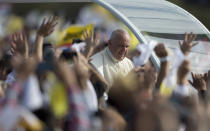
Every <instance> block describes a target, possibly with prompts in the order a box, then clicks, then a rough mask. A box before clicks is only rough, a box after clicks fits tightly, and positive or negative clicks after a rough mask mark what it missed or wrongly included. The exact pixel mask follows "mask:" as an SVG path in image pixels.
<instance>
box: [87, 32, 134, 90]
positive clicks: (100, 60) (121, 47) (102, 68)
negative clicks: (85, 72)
mask: <svg viewBox="0 0 210 131" xmlns="http://www.w3.org/2000/svg"><path fill="white" fill-rule="evenodd" d="M129 46H130V36H129V34H128V33H127V32H126V31H124V30H122V29H117V30H115V31H113V32H112V34H111V37H110V40H109V41H108V47H106V48H105V49H104V50H102V51H101V52H98V53H97V54H95V55H93V56H92V57H91V61H90V63H91V64H92V65H93V67H95V68H96V69H97V71H98V72H99V73H100V74H101V76H102V77H103V78H104V79H105V80H106V81H107V83H108V84H109V86H112V84H113V80H114V78H116V77H117V76H126V75H127V74H128V73H129V72H130V71H131V70H132V69H133V68H134V64H133V63H132V61H131V60H130V59H128V58H126V54H127V52H128V47H129Z"/></svg>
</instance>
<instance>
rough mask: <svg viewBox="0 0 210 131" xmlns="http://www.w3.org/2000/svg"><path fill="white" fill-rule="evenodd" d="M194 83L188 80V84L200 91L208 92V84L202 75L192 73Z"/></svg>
mask: <svg viewBox="0 0 210 131" xmlns="http://www.w3.org/2000/svg"><path fill="white" fill-rule="evenodd" d="M191 75H192V81H191V80H188V82H189V83H190V84H191V85H192V86H193V87H194V88H195V89H196V90H198V91H200V90H206V82H205V80H204V78H203V75H202V74H194V73H192V72H191Z"/></svg>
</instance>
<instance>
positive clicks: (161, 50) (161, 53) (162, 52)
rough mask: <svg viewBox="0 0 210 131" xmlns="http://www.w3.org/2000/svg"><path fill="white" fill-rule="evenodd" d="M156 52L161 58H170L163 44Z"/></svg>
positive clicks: (157, 47) (159, 44)
mask: <svg viewBox="0 0 210 131" xmlns="http://www.w3.org/2000/svg"><path fill="white" fill-rule="evenodd" d="M154 50H155V53H156V55H157V56H158V57H160V58H161V57H166V56H168V52H167V50H166V47H165V46H164V44H163V43H158V45H157V46H156V47H155V49H154Z"/></svg>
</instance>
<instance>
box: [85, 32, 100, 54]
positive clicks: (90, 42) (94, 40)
mask: <svg viewBox="0 0 210 131" xmlns="http://www.w3.org/2000/svg"><path fill="white" fill-rule="evenodd" d="M99 38H100V33H99V32H96V34H95V37H94V32H93V31H92V30H91V31H90V34H88V32H87V30H86V31H84V40H85V43H86V44H87V46H86V49H85V51H84V56H85V57H86V58H89V57H90V56H91V55H92V54H93V51H94V49H95V48H96V46H98V45H99V40H100V39H99Z"/></svg>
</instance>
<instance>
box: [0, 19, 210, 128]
mask: <svg viewBox="0 0 210 131" xmlns="http://www.w3.org/2000/svg"><path fill="white" fill-rule="evenodd" d="M58 22H59V18H58V17H55V16H52V17H49V18H46V19H44V20H43V22H42V24H41V25H40V26H39V28H38V29H37V32H36V39H35V41H34V43H33V44H31V43H30V44H29V43H28V35H29V34H27V33H25V32H24V31H22V32H16V33H14V34H11V37H10V38H9V39H7V40H4V41H2V42H1V47H0V50H1V53H0V79H1V84H0V130H2V131H16V130H17V131H19V130H20V131H25V130H32V131H37V130H44V131H45V130H46V131H52V130H55V131H60V130H69V131H127V130H128V131H208V130H209V129H210V127H209V122H210V121H209V120H210V113H209V108H210V101H209V95H210V94H209V93H210V92H209V89H210V87H209V86H210V71H209V72H206V73H205V74H196V73H194V72H192V73H191V75H192V79H191V80H190V79H189V77H188V74H189V73H190V61H189V60H188V59H187V57H185V56H187V55H188V54H189V53H190V50H191V48H192V47H193V46H196V45H197V44H198V43H196V42H194V40H195V39H196V35H195V34H193V33H189V34H188V33H186V34H185V38H184V39H183V40H182V41H179V45H180V49H179V50H178V53H179V55H177V57H176V55H175V58H174V61H176V60H177V61H179V62H178V64H177V63H175V64H177V66H170V64H172V65H173V62H172V63H170V62H171V61H169V56H168V55H169V53H168V50H167V48H166V47H165V45H164V43H156V44H154V45H153V46H150V45H149V44H152V43H149V44H148V45H147V47H148V48H144V49H147V50H146V51H145V52H146V53H148V52H151V51H154V52H155V54H156V55H157V57H158V58H159V60H160V70H157V69H156V68H155V67H154V65H153V63H152V62H151V61H150V60H148V59H146V58H142V57H141V56H145V55H144V53H145V52H141V50H140V48H141V46H145V45H143V44H142V45H141V44H139V45H138V46H137V47H138V48H137V49H139V50H135V51H133V53H128V48H129V46H130V36H129V34H128V33H127V32H126V31H125V30H123V29H117V30H114V31H113V32H112V34H111V36H110V38H109V40H107V41H100V40H99V39H100V31H98V30H96V29H93V30H92V31H90V32H88V31H84V32H83V33H84V34H83V36H84V37H83V38H82V39H81V40H79V41H82V42H83V43H85V45H84V46H82V47H83V48H79V47H80V46H79V45H80V43H78V42H77V41H78V40H75V41H74V43H72V46H71V47H69V48H66V49H60V48H55V47H54V46H53V44H51V43H49V42H46V41H45V38H46V37H47V36H49V35H50V34H51V33H52V32H53V31H54V29H55V26H56V25H57V24H58ZM149 50H151V51H149ZM150 55H151V53H150ZM150 55H149V56H150ZM179 56H183V57H182V58H180V57H179ZM134 58H135V62H133V60H134ZM138 58H139V59H138ZM142 59H144V60H143V61H146V62H143V63H142V62H140V63H141V64H135V63H139V62H138V60H139V61H142ZM145 59H146V60H145ZM133 63H134V64H133ZM173 68H177V69H176V70H174V69H173ZM172 70H173V71H176V72H175V73H171V71H172ZM172 75H173V77H175V78H176V82H175V83H174V85H172V86H170V87H167V86H168V84H166V83H167V81H166V80H167V79H168V78H169V77H171V76H172ZM161 88H171V89H172V93H170V95H167V96H166V95H163V94H162V93H161V91H160V90H161ZM193 89H195V90H197V91H196V92H195V93H193V92H192V91H191V90H193Z"/></svg>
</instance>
